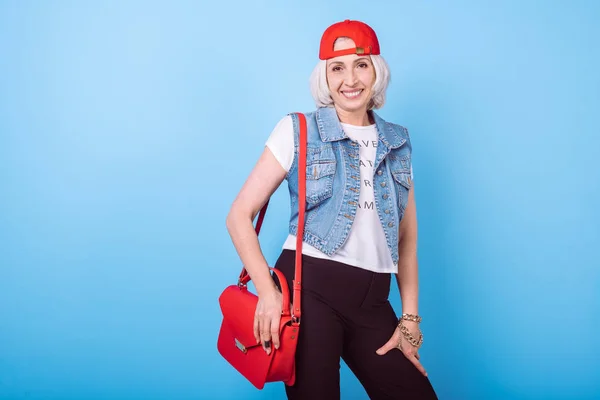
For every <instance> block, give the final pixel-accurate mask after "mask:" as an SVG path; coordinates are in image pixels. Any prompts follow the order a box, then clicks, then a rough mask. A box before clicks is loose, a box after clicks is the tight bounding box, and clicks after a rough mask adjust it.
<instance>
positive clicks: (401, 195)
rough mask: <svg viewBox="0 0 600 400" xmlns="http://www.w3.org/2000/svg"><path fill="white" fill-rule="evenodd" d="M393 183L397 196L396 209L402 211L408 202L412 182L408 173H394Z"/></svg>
mask: <svg viewBox="0 0 600 400" xmlns="http://www.w3.org/2000/svg"><path fill="white" fill-rule="evenodd" d="M392 176H393V177H394V181H395V183H396V194H397V196H398V207H400V210H402V211H404V209H405V208H406V203H407V202H408V191H409V190H410V188H411V187H412V180H411V179H410V172H405V171H396V172H392Z"/></svg>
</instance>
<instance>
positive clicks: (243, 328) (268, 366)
mask: <svg viewBox="0 0 600 400" xmlns="http://www.w3.org/2000/svg"><path fill="white" fill-rule="evenodd" d="M298 119H299V121H300V153H299V156H298V178H299V179H298V192H299V193H298V201H299V212H298V232H297V235H296V267H295V268H296V270H295V275H294V281H293V300H292V306H293V307H292V312H291V313H290V295H289V288H288V285H287V281H286V279H285V277H284V275H283V273H281V271H278V270H276V269H274V268H270V267H269V269H270V270H271V271H273V273H275V275H276V276H277V278H278V280H279V283H280V286H281V293H282V297H283V305H282V313H281V322H280V324H279V343H280V346H279V349H275V347H274V346H271V353H270V354H268V355H267V353H266V352H265V351H264V350H263V348H262V344H261V343H256V339H255V338H254V314H255V311H256V304H257V302H258V296H256V295H255V294H254V293H251V292H249V291H248V287H247V283H248V282H249V281H250V279H251V278H250V275H249V274H248V272H247V271H246V269H245V268H242V272H241V274H240V276H239V279H238V283H237V284H236V285H230V286H228V287H227V288H226V289H225V290H224V291H223V293H221V296H220V297H219V304H220V306H221V312H222V313H223V321H222V323H221V329H220V331H219V338H218V341H217V349H218V350H219V353H220V354H221V355H222V356H223V357H224V358H225V360H227V361H228V362H229V363H230V364H231V365H232V366H233V367H234V368H235V369H236V370H237V371H238V372H240V373H241V374H242V375H243V376H244V377H246V379H248V380H249V381H250V383H252V384H253V385H254V386H256V387H257V388H258V389H262V388H263V387H264V386H265V383H266V382H277V381H282V382H284V383H285V384H286V385H289V386H291V385H293V384H294V382H295V380H296V369H295V355H296V345H297V343H298V334H299V333H300V315H301V307H300V293H301V282H300V277H301V276H302V238H303V237H304V210H305V207H306V117H305V116H304V114H301V113H298ZM268 205H269V201H267V202H266V204H265V205H264V206H263V208H262V209H261V210H260V213H259V215H258V220H257V222H256V227H255V231H256V234H257V235H258V234H259V232H260V227H261V225H262V222H263V219H264V217H265V213H266V211H267V206H268Z"/></svg>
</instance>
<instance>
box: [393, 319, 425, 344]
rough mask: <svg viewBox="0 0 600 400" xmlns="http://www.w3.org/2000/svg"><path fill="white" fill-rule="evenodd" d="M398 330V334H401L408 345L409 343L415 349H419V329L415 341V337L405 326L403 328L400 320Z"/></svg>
mask: <svg viewBox="0 0 600 400" xmlns="http://www.w3.org/2000/svg"><path fill="white" fill-rule="evenodd" d="M398 328H400V332H402V335H403V336H404V338H405V339H406V340H407V341H408V343H410V344H411V345H413V346H414V347H416V348H419V347H421V345H422V344H423V332H421V330H420V329H419V338H418V339H415V337H414V336H413V335H412V334H411V333H410V331H409V330H408V328H407V327H406V326H404V324H402V320H401V321H400V322H399V323H398Z"/></svg>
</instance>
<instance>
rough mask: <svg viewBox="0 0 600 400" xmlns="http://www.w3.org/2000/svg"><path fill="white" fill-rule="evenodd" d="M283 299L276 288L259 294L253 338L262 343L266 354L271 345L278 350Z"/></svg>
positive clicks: (269, 351) (269, 350)
mask: <svg viewBox="0 0 600 400" xmlns="http://www.w3.org/2000/svg"><path fill="white" fill-rule="evenodd" d="M282 301H283V297H282V294H281V292H280V291H279V290H278V289H277V287H275V286H274V287H273V289H271V290H269V291H268V292H266V293H262V294H259V296H258V303H257V304H256V312H255V314H254V338H255V339H256V343H259V342H262V346H263V349H264V350H265V351H266V353H267V354H270V353H271V343H272V344H273V346H275V348H276V349H278V348H279V323H280V321H281V310H282Z"/></svg>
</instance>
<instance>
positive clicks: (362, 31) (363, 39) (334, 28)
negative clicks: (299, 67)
mask: <svg viewBox="0 0 600 400" xmlns="http://www.w3.org/2000/svg"><path fill="white" fill-rule="evenodd" d="M340 37H349V38H351V39H352V40H354V43H355V44H356V47H355V48H350V49H344V50H338V51H334V50H333V44H334V43H335V41H336V39H337V38H340ZM346 54H380V51H379V41H378V40H377V35H376V34H375V31H374V30H373V28H371V27H370V26H369V25H367V24H365V23H364V22H360V21H351V20H349V19H347V20H345V21H343V22H337V23H335V24H333V25H331V26H330V27H329V28H327V29H326V30H325V32H324V33H323V37H321V47H320V49H319V58H320V59H321V60H327V59H329V58H333V57H337V56H344V55H346Z"/></svg>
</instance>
